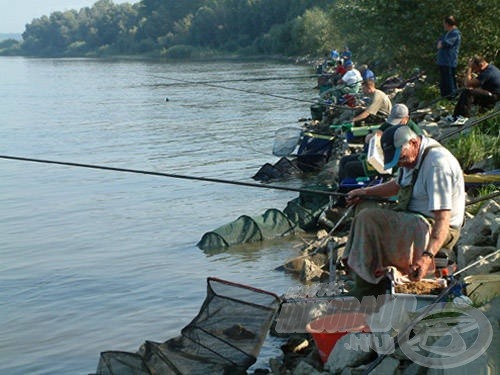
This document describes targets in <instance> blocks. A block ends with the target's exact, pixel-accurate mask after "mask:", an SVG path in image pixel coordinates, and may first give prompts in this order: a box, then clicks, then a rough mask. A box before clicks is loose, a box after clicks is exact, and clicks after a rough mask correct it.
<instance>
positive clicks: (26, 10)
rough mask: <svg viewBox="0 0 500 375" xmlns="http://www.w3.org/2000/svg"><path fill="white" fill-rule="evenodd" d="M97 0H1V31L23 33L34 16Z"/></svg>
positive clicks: (132, 0)
mask: <svg viewBox="0 0 500 375" xmlns="http://www.w3.org/2000/svg"><path fill="white" fill-rule="evenodd" d="M96 1H97V0H0V33H22V32H24V29H25V26H26V24H27V23H31V21H32V20H33V19H34V18H40V17H41V16H44V15H45V16H49V15H50V13H52V12H56V11H65V10H70V9H76V10H79V9H81V8H84V7H90V6H92V5H93V4H95V2H96ZM113 2H114V3H115V4H121V3H131V4H134V3H137V2H139V0H114V1H113Z"/></svg>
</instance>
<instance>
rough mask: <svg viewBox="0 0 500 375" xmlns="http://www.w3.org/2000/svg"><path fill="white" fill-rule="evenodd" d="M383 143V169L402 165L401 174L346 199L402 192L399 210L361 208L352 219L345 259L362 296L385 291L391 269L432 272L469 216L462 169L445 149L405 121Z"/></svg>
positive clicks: (418, 275) (415, 275)
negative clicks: (466, 211)
mask: <svg viewBox="0 0 500 375" xmlns="http://www.w3.org/2000/svg"><path fill="white" fill-rule="evenodd" d="M381 145H382V149H383V152H384V163H385V165H384V168H385V169H389V168H393V167H395V166H398V167H399V169H398V174H397V177H396V178H394V179H392V180H390V181H388V182H386V183H383V184H379V185H375V186H370V187H366V188H362V189H355V190H352V191H350V192H349V193H348V196H347V198H346V201H347V203H348V204H349V205H353V204H357V203H359V202H360V200H362V199H363V197H364V196H375V197H384V198H388V197H392V196H395V195H397V196H398V208H397V209H389V208H378V207H377V208H365V209H360V210H359V212H358V214H357V215H356V217H355V218H354V220H353V223H352V226H351V231H350V233H349V238H348V241H347V245H346V254H345V257H346V259H345V261H346V262H347V265H348V266H349V268H350V270H351V271H352V272H354V274H355V275H354V278H355V287H354V290H353V291H352V294H353V295H354V296H356V297H358V298H361V297H363V296H366V295H380V294H384V293H385V290H386V287H387V285H386V278H385V275H386V271H387V269H388V267H396V268H397V269H398V270H399V271H400V272H401V273H402V274H403V275H408V276H409V278H410V280H413V281H418V280H421V279H422V278H423V277H424V276H426V274H427V273H428V272H429V271H432V268H433V260H434V256H435V255H436V254H437V253H438V252H439V251H440V250H441V249H442V248H448V249H451V248H452V247H453V245H454V244H455V243H456V241H457V240H458V236H459V234H460V227H461V226H462V222H463V220H464V211H465V188H464V178H463V172H462V169H461V167H460V164H459V163H458V161H457V159H456V158H455V157H454V156H453V155H452V154H451V153H450V152H449V151H448V150H447V149H446V148H444V147H443V146H442V145H440V144H439V143H438V142H437V141H435V140H434V139H432V138H428V137H426V136H424V135H417V134H415V133H414V132H413V131H412V130H411V129H410V128H409V127H408V126H406V125H398V126H392V127H390V128H388V129H387V130H385V131H384V133H383V135H382V138H381Z"/></svg>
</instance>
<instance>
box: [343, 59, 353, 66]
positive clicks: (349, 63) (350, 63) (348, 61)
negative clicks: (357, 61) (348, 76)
mask: <svg viewBox="0 0 500 375" xmlns="http://www.w3.org/2000/svg"><path fill="white" fill-rule="evenodd" d="M350 65H352V60H346V61H344V66H350Z"/></svg>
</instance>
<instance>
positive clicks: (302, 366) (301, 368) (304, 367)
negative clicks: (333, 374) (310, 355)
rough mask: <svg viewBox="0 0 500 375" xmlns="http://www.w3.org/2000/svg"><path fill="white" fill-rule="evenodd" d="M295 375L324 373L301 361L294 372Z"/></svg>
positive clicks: (318, 374)
mask: <svg viewBox="0 0 500 375" xmlns="http://www.w3.org/2000/svg"><path fill="white" fill-rule="evenodd" d="M292 374H293V375H320V374H322V372H320V371H318V370H316V369H315V368H314V367H313V366H311V365H310V364H309V363H307V362H304V361H301V362H299V364H298V365H297V367H295V369H294V370H293V372H292Z"/></svg>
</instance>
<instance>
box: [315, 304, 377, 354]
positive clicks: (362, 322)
mask: <svg viewBox="0 0 500 375" xmlns="http://www.w3.org/2000/svg"><path fill="white" fill-rule="evenodd" d="M366 317H367V315H366V314H363V313H355V312H347V313H337V314H332V315H324V316H321V317H319V318H317V319H315V320H313V321H312V322H309V323H308V324H307V326H306V331H307V332H309V333H310V334H311V335H312V337H313V339H314V342H315V343H316V347H317V348H318V352H319V356H320V358H321V361H322V362H323V363H325V362H326V361H327V360H328V356H329V355H330V353H331V351H332V350H333V348H334V346H335V344H336V343H337V341H338V340H339V339H340V338H341V337H342V336H345V335H347V334H348V333H350V332H369V329H370V328H369V327H368V324H367V323H366Z"/></svg>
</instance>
